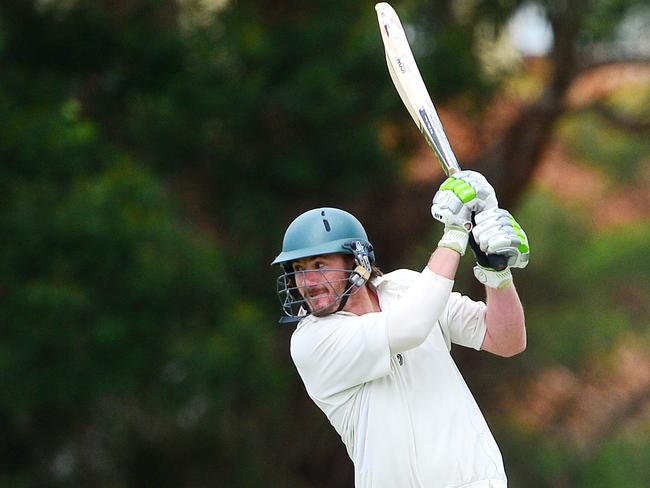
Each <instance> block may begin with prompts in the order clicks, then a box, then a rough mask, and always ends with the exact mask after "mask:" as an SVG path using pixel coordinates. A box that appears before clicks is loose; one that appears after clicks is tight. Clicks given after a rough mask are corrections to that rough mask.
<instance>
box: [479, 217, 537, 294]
mask: <svg viewBox="0 0 650 488" xmlns="http://www.w3.org/2000/svg"><path fill="white" fill-rule="evenodd" d="M475 221H476V226H475V227H474V229H473V230H472V234H473V236H474V240H475V241H476V243H477V244H478V246H479V247H480V249H481V251H483V252H484V253H485V254H488V255H491V254H497V255H501V256H505V257H506V259H507V268H506V269H505V270H503V271H498V272H497V271H495V270H493V269H490V268H489V267H487V266H486V264H485V263H481V262H479V263H478V266H476V267H475V268H474V275H475V276H476V278H477V279H478V280H479V281H480V282H481V283H484V284H485V285H486V286H490V287H492V288H502V287H504V286H507V285H508V284H510V283H511V282H512V275H511V273H510V269H509V268H525V267H526V266H527V265H528V261H529V258H530V246H529V244H528V237H527V236H526V233H525V232H524V230H523V229H522V228H521V226H520V225H519V224H518V223H517V221H516V220H515V219H514V217H513V216H512V215H511V214H510V212H508V211H507V210H504V209H500V208H492V209H489V210H486V211H484V212H481V213H479V214H477V215H476V217H475Z"/></svg>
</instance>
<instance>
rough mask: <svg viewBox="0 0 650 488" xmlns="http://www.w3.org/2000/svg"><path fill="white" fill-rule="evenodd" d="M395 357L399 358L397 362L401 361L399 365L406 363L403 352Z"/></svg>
mask: <svg viewBox="0 0 650 488" xmlns="http://www.w3.org/2000/svg"><path fill="white" fill-rule="evenodd" d="M395 357H396V358H397V362H398V363H399V365H400V366H403V365H404V356H402V355H401V354H398V355H397V356H395Z"/></svg>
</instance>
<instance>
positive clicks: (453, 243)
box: [438, 226, 469, 256]
mask: <svg viewBox="0 0 650 488" xmlns="http://www.w3.org/2000/svg"><path fill="white" fill-rule="evenodd" d="M468 240H469V233H468V232H467V231H466V230H465V229H463V228H461V227H451V226H450V227H445V233H444V234H443V235H442V239H440V241H438V247H446V248H447V249H452V250H453V251H456V252H457V253H458V254H460V255H461V256H464V255H465V248H466V247H467V241H468Z"/></svg>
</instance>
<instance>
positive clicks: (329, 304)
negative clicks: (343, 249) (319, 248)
mask: <svg viewBox="0 0 650 488" xmlns="http://www.w3.org/2000/svg"><path fill="white" fill-rule="evenodd" d="M348 261H349V259H346V257H345V256H344V255H342V254H324V255H322V256H315V257H310V258H303V259H300V260H298V261H295V262H294V263H293V270H294V271H295V272H296V274H295V279H296V286H297V287H298V291H299V292H300V294H301V295H302V296H303V298H304V299H305V301H306V302H307V305H309V309H310V310H311V311H312V313H313V314H314V315H316V316H323V315H327V314H330V313H332V312H334V311H336V309H337V307H338V305H339V301H340V299H341V296H342V295H343V292H344V291H345V289H346V288H347V286H348V277H349V276H350V271H349V270H347V271H346V266H349V263H348Z"/></svg>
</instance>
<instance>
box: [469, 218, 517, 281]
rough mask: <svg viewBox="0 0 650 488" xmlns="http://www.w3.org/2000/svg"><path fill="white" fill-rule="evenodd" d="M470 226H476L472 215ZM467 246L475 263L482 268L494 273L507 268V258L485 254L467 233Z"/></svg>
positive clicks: (472, 236) (471, 235) (470, 234)
mask: <svg viewBox="0 0 650 488" xmlns="http://www.w3.org/2000/svg"><path fill="white" fill-rule="evenodd" d="M472 225H476V222H475V221H474V215H473V214H472ZM469 246H470V247H471V248H472V252H473V253H474V257H475V258H476V262H477V263H478V264H479V265H480V266H483V267H484V268H491V269H493V270H495V271H503V270H504V269H506V268H507V267H508V258H507V257H506V256H502V255H500V254H486V253H485V252H483V251H482V250H481V247H480V246H479V245H478V243H477V242H476V241H475V240H474V235H473V234H472V233H471V232H470V233H469Z"/></svg>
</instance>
